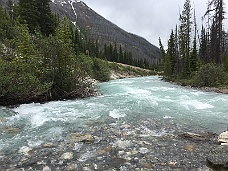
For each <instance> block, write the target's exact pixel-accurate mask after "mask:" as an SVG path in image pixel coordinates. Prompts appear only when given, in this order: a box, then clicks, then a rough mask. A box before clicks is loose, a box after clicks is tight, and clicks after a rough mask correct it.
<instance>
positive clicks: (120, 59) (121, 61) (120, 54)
mask: <svg viewBox="0 0 228 171" xmlns="http://www.w3.org/2000/svg"><path fill="white" fill-rule="evenodd" d="M118 59H119V60H118V62H120V63H123V50H122V46H121V45H120V47H119V57H118Z"/></svg>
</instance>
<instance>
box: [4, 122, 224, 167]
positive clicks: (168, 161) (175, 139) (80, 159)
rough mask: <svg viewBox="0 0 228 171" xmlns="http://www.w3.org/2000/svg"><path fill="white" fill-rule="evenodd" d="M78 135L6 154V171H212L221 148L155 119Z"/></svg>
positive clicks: (89, 129) (95, 127) (106, 126)
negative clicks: (211, 161)
mask: <svg viewBox="0 0 228 171" xmlns="http://www.w3.org/2000/svg"><path fill="white" fill-rule="evenodd" d="M191 131H192V130H191ZM73 132H80V133H64V134H63V136H62V137H61V140H59V141H55V142H44V143H43V144H41V145H39V146H37V147H33V148H31V147H29V146H26V145H25V146H23V147H20V148H19V149H17V151H16V153H15V152H14V151H12V152H10V151H7V153H3V152H1V155H0V156H2V157H1V158H0V162H1V165H0V170H4V171H5V170H7V169H11V170H14V171H17V170H26V171H29V170H40V171H42V170H43V169H46V170H48V168H49V169H50V170H55V171H71V170H73V171H74V170H80V171H83V170H88V171H89V170H98V171H102V170H104V171H111V170H117V171H120V170H123V171H125V170H126V171H128V170H129V171H130V170H139V171H146V170H149V171H151V170H155V171H162V170H174V171H185V170H186V171H196V170H200V169H204V170H202V171H206V170H208V169H209V168H208V167H207V166H206V164H207V161H206V157H207V156H208V159H209V157H210V156H209V155H208V153H209V151H210V149H211V148H212V147H217V146H218V144H217V141H216V142H215V143H213V142H214V141H195V140H194V141H193V140H192V139H189V138H183V137H181V136H178V135H180V134H181V133H183V132H190V131H189V130H188V128H185V127H181V125H175V124H174V123H173V122H161V121H160V120H153V119H142V120H139V121H138V122H137V123H135V122H131V121H124V122H121V121H119V122H118V124H117V123H107V124H105V123H103V124H102V125H99V124H95V125H93V124H92V123H91V124H90V127H87V128H86V130H83V129H80V130H73ZM196 132H197V130H196ZM19 151H20V152H19ZM212 154H213V153H210V155H212ZM224 155H225V153H224ZM2 163H3V164H2Z"/></svg>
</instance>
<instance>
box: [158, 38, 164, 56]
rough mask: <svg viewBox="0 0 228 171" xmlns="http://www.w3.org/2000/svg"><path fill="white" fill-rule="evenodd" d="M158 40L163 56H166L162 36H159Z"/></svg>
mask: <svg viewBox="0 0 228 171" xmlns="http://www.w3.org/2000/svg"><path fill="white" fill-rule="evenodd" d="M158 41H159V47H160V51H161V53H162V57H163V58H164V57H165V49H164V46H163V44H162V42H161V38H160V37H159V38H158Z"/></svg>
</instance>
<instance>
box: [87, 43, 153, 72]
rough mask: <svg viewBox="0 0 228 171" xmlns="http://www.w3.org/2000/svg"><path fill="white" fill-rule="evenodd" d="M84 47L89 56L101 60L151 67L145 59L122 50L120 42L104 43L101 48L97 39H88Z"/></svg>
mask: <svg viewBox="0 0 228 171" xmlns="http://www.w3.org/2000/svg"><path fill="white" fill-rule="evenodd" d="M84 49H87V54H89V55H90V56H92V57H98V58H100V59H103V60H108V61H111V62H118V63H123V64H128V65H132V66H137V67H140V68H147V69H151V68H152V67H153V66H151V65H150V64H149V62H148V61H147V60H146V59H142V58H140V59H134V58H133V57H132V52H128V51H126V50H123V47H122V45H121V44H120V45H119V46H118V45H117V43H116V42H115V43H109V44H107V43H105V44H104V47H103V49H101V48H100V46H99V43H98V40H96V41H94V40H93V39H89V40H88V43H87V45H86V48H84Z"/></svg>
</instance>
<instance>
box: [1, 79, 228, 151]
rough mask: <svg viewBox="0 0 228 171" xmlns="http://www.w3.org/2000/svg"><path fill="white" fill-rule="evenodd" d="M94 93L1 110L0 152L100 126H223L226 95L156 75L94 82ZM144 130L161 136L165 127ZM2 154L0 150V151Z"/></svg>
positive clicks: (226, 117) (218, 128) (226, 116)
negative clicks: (146, 123)
mask: <svg viewBox="0 0 228 171" xmlns="http://www.w3.org/2000/svg"><path fill="white" fill-rule="evenodd" d="M97 86H98V91H99V92H100V93H101V95H99V96H97V97H91V98H85V99H78V100H67V101H54V102H49V103H45V104H38V103H32V104H22V105H20V106H18V107H15V108H11V109H9V108H6V107H1V108H0V151H4V152H6V151H10V150H15V149H18V148H20V147H22V146H28V147H31V148H34V147H37V146H40V145H41V144H43V143H45V142H50V141H52V142H54V141H61V139H62V137H63V135H66V134H67V133H70V132H83V131H86V130H91V128H94V127H95V126H96V128H97V127H99V126H100V127H101V126H102V124H110V125H112V124H119V125H121V124H122V125H123V124H130V123H131V124H133V125H134V124H135V125H137V124H138V123H140V122H142V121H144V120H148V119H154V120H156V122H161V123H163V124H166V123H167V126H169V127H170V123H172V125H175V126H174V127H172V128H169V132H172V131H173V132H174V131H177V129H178V131H180V130H181V129H183V130H184V131H191V132H199V131H205V132H209V131H211V132H215V133H220V132H223V131H224V130H226V129H227V126H228V95H225V94H218V93H215V92H205V91H200V90H195V89H191V88H186V87H180V86H178V85H174V84H170V83H168V82H163V81H161V80H160V78H158V77H156V76H151V77H141V78H129V79H120V80H112V81H110V82H105V83H98V85H97ZM144 130H145V131H144V133H145V134H148V135H151V136H161V135H163V134H166V133H167V130H164V128H161V129H160V128H159V127H158V128H157V129H156V130H151V129H150V130H149V131H147V132H146V129H145V128H144ZM0 154H1V153H0Z"/></svg>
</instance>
